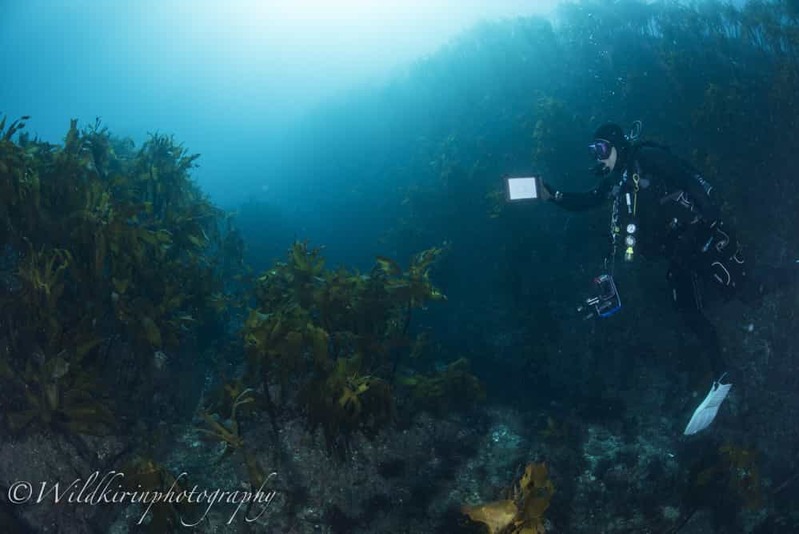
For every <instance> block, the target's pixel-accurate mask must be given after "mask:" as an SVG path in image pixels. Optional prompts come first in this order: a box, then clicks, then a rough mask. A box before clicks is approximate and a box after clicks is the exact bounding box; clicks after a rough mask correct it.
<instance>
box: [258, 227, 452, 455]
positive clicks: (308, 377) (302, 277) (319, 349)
mask: <svg viewBox="0 0 799 534" xmlns="http://www.w3.org/2000/svg"><path fill="white" fill-rule="evenodd" d="M444 252H445V249H444V248H433V249H429V250H426V251H423V252H421V253H419V254H417V255H415V256H414V257H413V259H412V261H411V263H410V265H409V267H408V268H407V269H406V270H403V269H402V268H401V267H400V266H399V265H398V264H397V263H396V262H395V261H394V260H391V259H389V258H385V257H379V258H377V260H376V263H375V266H374V268H373V269H372V270H371V271H370V272H369V273H368V274H361V273H358V272H348V271H346V270H345V269H343V268H340V269H337V270H332V271H331V270H327V269H326V268H325V261H324V258H323V257H322V255H321V250H320V249H318V248H313V249H312V248H309V247H308V245H307V243H303V242H296V243H294V244H293V245H292V247H291V249H290V250H289V253H288V259H287V261H286V262H278V263H277V264H276V265H275V266H273V267H272V268H271V269H269V270H267V271H266V272H265V273H263V274H262V275H261V276H260V277H258V279H257V280H256V289H255V295H256V307H255V308H253V309H252V310H251V311H250V314H249V316H248V318H247V320H246V322H245V324H244V329H243V331H242V335H243V338H244V342H245V346H246V350H247V353H248V362H249V366H248V371H247V376H246V379H245V380H246V382H247V383H250V384H253V385H255V386H260V385H263V386H264V389H265V390H266V389H267V385H268V384H276V385H279V386H280V395H279V399H278V400H277V402H279V403H281V404H283V405H291V404H292V403H296V404H298V405H299V406H300V407H301V409H302V410H303V412H304V413H305V414H306V416H307V420H308V422H309V424H310V425H311V426H312V427H314V428H315V427H321V428H322V431H323V434H324V436H325V439H326V442H327V444H328V446H329V447H330V448H331V449H334V448H337V447H339V446H340V445H345V444H346V441H347V439H348V437H349V436H350V435H352V433H354V432H363V433H365V434H367V435H369V434H373V433H374V432H377V431H378V430H379V429H380V428H381V427H383V426H384V425H386V424H387V423H388V422H390V421H391V418H392V413H393V410H394V392H393V386H392V383H393V381H394V378H395V371H396V369H397V366H398V364H399V361H400V359H401V358H402V357H403V356H404V355H405V353H406V352H408V349H409V348H410V347H411V342H410V332H409V325H410V322H411V314H412V312H413V310H414V309H417V308H421V307H424V306H425V305H426V304H427V303H428V302H430V301H436V300H443V299H444V298H445V297H444V295H443V294H442V293H441V292H440V291H439V290H438V289H437V288H436V287H435V286H434V285H433V283H432V281H431V279H430V271H431V269H432V267H433V265H434V264H435V263H436V262H437V261H438V260H439V258H440V257H441V255H442V254H443V253H444ZM269 402H271V399H270V400H269Z"/></svg>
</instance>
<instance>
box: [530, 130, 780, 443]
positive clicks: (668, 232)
mask: <svg viewBox="0 0 799 534" xmlns="http://www.w3.org/2000/svg"><path fill="white" fill-rule="evenodd" d="M640 129H641V124H640V122H637V123H636V127H635V128H634V129H633V132H631V134H630V135H629V136H626V135H625V134H624V131H623V130H622V128H621V127H620V126H618V125H616V124H604V125H602V126H600V127H599V128H598V129H597V130H596V132H595V133H594V141H593V143H591V145H590V149H591V151H592V154H593V156H594V158H595V159H596V161H597V165H596V167H595V169H594V170H595V173H596V174H597V175H599V176H600V177H601V180H600V182H599V184H598V185H597V186H596V187H595V188H594V189H592V190H591V191H587V192H579V193H577V192H571V193H570V192H564V191H560V190H557V189H555V188H554V187H552V186H551V185H549V184H547V183H546V182H542V184H541V185H542V191H541V198H542V199H543V200H549V201H551V202H553V203H554V204H556V205H557V206H560V207H561V208H564V209H566V210H570V211H583V210H588V209H591V208H594V207H597V206H600V205H602V204H604V203H605V202H607V201H610V202H611V204H612V216H611V222H610V241H611V252H610V257H609V261H610V262H613V263H612V264H611V269H610V274H605V275H602V277H600V278H598V279H597V280H596V281H595V282H597V283H598V285H599V283H600V282H599V281H600V280H607V281H609V282H605V283H604V285H605V286H606V287H605V288H604V289H601V291H605V290H607V291H609V293H610V297H613V298H615V300H613V299H611V298H608V299H607V300H605V303H613V302H617V303H618V306H610V307H609V309H608V310H607V313H602V310H599V309H597V311H598V315H602V316H604V315H609V314H610V313H612V312H614V311H616V309H618V307H620V305H621V303H620V300H618V294H617V293H616V287H615V283H614V282H613V279H612V274H613V268H612V266H614V265H615V257H616V255H617V251H618V250H622V251H623V255H624V260H625V261H632V260H633V259H634V258H635V257H636V256H637V255H638V254H640V255H642V256H645V257H655V256H659V257H665V258H666V259H667V260H668V271H667V278H668V283H669V286H670V288H671V293H672V299H673V302H674V305H675V307H676V309H677V310H678V311H679V312H680V314H681V316H682V318H683V319H684V321H685V323H686V325H687V326H688V328H689V329H690V330H691V331H692V332H693V333H694V334H695V335H696V336H697V338H698V339H699V341H700V343H701V345H702V347H703V349H704V350H705V351H706V353H707V356H708V358H709V363H710V367H711V369H712V371H713V373H714V376H715V377H718V380H717V381H715V382H714V383H713V387H712V388H711V391H710V393H709V394H708V396H707V398H705V400H704V401H703V403H702V404H700V406H699V407H698V408H697V410H696V412H695V413H694V417H692V419H691V422H690V423H689V425H688V427H687V428H686V430H685V434H694V433H696V432H698V431H700V430H702V429H704V428H707V426H709V425H710V423H711V422H712V421H713V418H715V415H716V412H717V410H718V407H719V405H720V404H721V402H722V401H723V400H724V398H725V397H726V395H727V392H728V391H729V389H730V387H731V384H722V383H721V381H722V379H723V377H724V375H725V374H726V372H727V371H728V369H727V364H726V363H725V362H724V358H723V355H722V351H721V344H720V342H719V336H718V333H717V332H716V328H715V327H714V326H713V324H712V323H711V322H710V321H709V320H708V318H707V317H706V316H705V314H704V313H703V310H702V292H701V285H702V284H703V283H706V282H708V281H709V282H710V283H711V284H712V285H715V286H717V287H718V288H719V289H720V290H721V292H722V293H723V294H724V295H725V296H726V297H732V296H737V297H739V298H741V300H744V301H745V302H750V301H752V300H754V299H756V298H758V297H759V296H760V295H762V293H763V292H765V291H766V290H768V289H769V288H768V287H766V285H765V284H760V285H758V284H756V283H754V282H753V281H752V279H751V277H750V273H749V272H748V269H747V265H746V263H745V262H744V258H743V255H742V253H741V245H740V244H739V242H738V241H737V240H736V238H735V235H734V234H733V232H732V231H730V229H729V228H727V227H726V226H725V225H724V223H723V222H722V221H721V219H720V212H719V208H718V206H717V205H716V203H715V202H714V201H713V200H712V198H711V193H712V191H713V187H712V186H711V185H710V184H709V183H708V182H707V181H706V180H705V179H704V178H703V177H702V175H701V174H700V173H699V172H698V171H697V170H696V169H695V168H693V167H692V166H691V165H690V164H689V163H688V162H686V161H685V160H683V159H681V158H679V157H677V156H676V155H674V154H672V153H671V152H670V150H669V149H668V148H667V147H665V146H662V145H659V144H657V143H653V142H639V141H638V135H639V134H640ZM607 261H608V260H606V262H607ZM775 269H776V268H775ZM790 271H792V272H788V271H785V270H783V271H782V272H779V273H778V272H776V271H775V272H770V273H768V274H769V276H768V278H767V279H766V278H764V281H765V280H768V283H769V284H770V285H771V286H775V285H779V284H781V283H783V282H785V281H786V280H785V279H786V277H790V278H791V281H793V280H794V279H795V278H796V269H791V270H790ZM600 287H601V286H600ZM589 300H590V299H589ZM597 300H598V299H594V302H591V304H596V301H597Z"/></svg>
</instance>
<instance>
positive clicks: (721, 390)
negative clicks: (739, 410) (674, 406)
mask: <svg viewBox="0 0 799 534" xmlns="http://www.w3.org/2000/svg"><path fill="white" fill-rule="evenodd" d="M722 378H723V377H722ZM731 387H732V384H722V383H721V379H719V381H718V382H713V385H712V386H711V387H710V392H709V393H708V394H707V397H705V400H703V401H702V404H700V405H699V407H698V408H697V409H696V410H695V411H694V415H693V416H691V420H690V421H688V426H686V427H685V432H683V434H684V435H686V436H690V435H692V434H696V433H697V432H699V431H701V430H704V429H706V428H707V427H709V426H710V423H712V422H713V419H715V418H716V413H718V411H719V406H721V403H722V402H723V401H724V399H725V398H727V393H729V392H730V388H731Z"/></svg>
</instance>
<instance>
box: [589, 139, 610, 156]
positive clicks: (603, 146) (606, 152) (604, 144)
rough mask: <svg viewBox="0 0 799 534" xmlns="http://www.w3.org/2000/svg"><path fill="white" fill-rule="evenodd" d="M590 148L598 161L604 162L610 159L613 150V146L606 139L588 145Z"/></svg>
mask: <svg viewBox="0 0 799 534" xmlns="http://www.w3.org/2000/svg"><path fill="white" fill-rule="evenodd" d="M588 148H589V149H590V150H591V155H593V156H594V157H595V158H596V159H597V160H604V159H608V158H609V157H610V150H611V149H612V148H613V145H611V144H610V142H609V141H605V140H604V139H597V140H596V141H594V142H593V143H591V144H590V145H588Z"/></svg>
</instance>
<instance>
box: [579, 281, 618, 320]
mask: <svg viewBox="0 0 799 534" xmlns="http://www.w3.org/2000/svg"><path fill="white" fill-rule="evenodd" d="M594 286H595V287H596V293H595V296H593V297H589V298H587V299H585V304H584V305H581V306H579V307H578V308H577V311H579V312H582V311H585V310H589V309H590V311H589V313H588V315H586V317H585V318H586V319H590V318H591V317H594V316H597V317H610V316H611V315H613V314H614V313H616V312H617V311H619V310H620V309H621V298H620V297H619V291H618V290H617V289H616V282H615V281H614V280H613V276H611V275H609V274H600V275H599V276H597V277H596V278H594Z"/></svg>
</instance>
